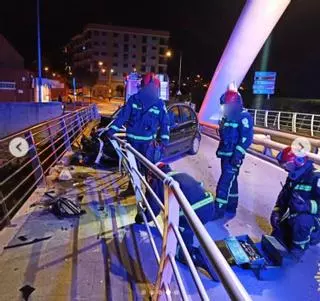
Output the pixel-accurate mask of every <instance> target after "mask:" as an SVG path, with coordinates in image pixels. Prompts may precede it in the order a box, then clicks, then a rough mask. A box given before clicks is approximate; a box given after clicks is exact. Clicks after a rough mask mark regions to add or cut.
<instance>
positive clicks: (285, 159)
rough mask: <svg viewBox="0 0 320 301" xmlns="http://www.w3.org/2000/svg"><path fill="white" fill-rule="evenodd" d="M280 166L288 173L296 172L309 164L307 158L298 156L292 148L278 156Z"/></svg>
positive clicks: (287, 148) (286, 149) (284, 150)
mask: <svg viewBox="0 0 320 301" xmlns="http://www.w3.org/2000/svg"><path fill="white" fill-rule="evenodd" d="M277 160H278V162H279V164H280V165H281V166H282V167H283V168H284V169H285V170H287V171H294V170H296V169H297V168H299V167H301V166H303V165H304V164H305V163H306V162H307V157H306V156H297V155H296V154H295V153H294V152H293V150H292V148H291V147H290V146H288V147H286V148H285V149H283V150H282V151H281V152H279V154H278V155H277Z"/></svg>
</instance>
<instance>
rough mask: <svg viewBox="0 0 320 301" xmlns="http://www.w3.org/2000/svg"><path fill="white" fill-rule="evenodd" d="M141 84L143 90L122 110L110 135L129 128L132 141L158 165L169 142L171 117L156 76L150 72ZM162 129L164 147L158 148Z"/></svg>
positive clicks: (136, 147) (109, 131)
mask: <svg viewBox="0 0 320 301" xmlns="http://www.w3.org/2000/svg"><path fill="white" fill-rule="evenodd" d="M141 85H142V88H141V89H140V91H139V92H138V93H136V94H134V95H132V96H131V97H130V98H129V100H128V102H127V103H126V104H125V106H124V107H123V108H122V110H121V111H120V114H119V116H118V117H117V118H116V120H114V122H113V123H112V125H111V127H110V128H109V130H108V132H107V135H108V136H109V137H111V136H112V135H113V134H114V133H116V132H117V131H119V129H120V128H121V127H122V126H123V125H126V133H127V140H128V142H129V143H130V144H131V145H132V146H133V147H134V148H135V149H136V150H137V151H138V152H140V153H141V154H142V155H144V156H145V157H147V158H148V159H149V160H150V161H152V162H153V163H155V162H157V161H159V160H160V158H161V153H163V151H164V148H165V146H166V145H167V144H168V142H169V118H168V113H167V109H166V107H165V104H164V102H163V101H162V100H161V99H160V98H159V89H160V81H159V79H158V78H157V77H156V76H155V74H154V73H147V74H146V75H145V76H144V78H143V79H142V83H141ZM158 129H160V137H159V139H160V141H161V144H160V147H156V145H157V143H156V139H157V133H158ZM159 150H160V151H159Z"/></svg>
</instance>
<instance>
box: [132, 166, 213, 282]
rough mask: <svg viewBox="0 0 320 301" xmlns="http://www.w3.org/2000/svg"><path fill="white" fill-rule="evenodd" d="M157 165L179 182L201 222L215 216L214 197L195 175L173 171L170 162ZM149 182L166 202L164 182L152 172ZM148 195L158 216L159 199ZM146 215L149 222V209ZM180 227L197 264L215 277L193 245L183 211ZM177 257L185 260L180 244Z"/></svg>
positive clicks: (191, 233)
mask: <svg viewBox="0 0 320 301" xmlns="http://www.w3.org/2000/svg"><path fill="white" fill-rule="evenodd" d="M157 165H158V167H159V168H160V169H161V170H162V171H163V172H164V173H166V174H167V175H169V176H171V177H172V178H173V179H174V180H175V181H177V182H178V183H179V185H180V189H181V190H182V192H183V193H184V195H185V196H186V198H187V200H188V201H189V202H190V205H191V206H192V208H193V210H194V211H195V212H196V214H197V216H198V217H199V219H200V220H201V222H202V223H203V224H206V223H207V222H209V221H211V220H212V216H213V211H214V206H213V200H214V199H213V196H212V194H211V193H210V192H208V191H206V190H205V189H204V187H203V184H202V183H200V182H198V181H196V180H195V179H194V178H193V177H191V176H190V175H188V174H186V173H182V172H177V171H172V169H171V168H170V166H169V165H168V164H164V163H162V162H159V163H158V164H157ZM149 184H150V186H151V188H152V190H153V191H154V192H155V193H156V195H157V196H158V198H159V199H160V201H161V202H162V203H164V187H163V182H162V181H161V180H159V179H158V178H156V177H155V176H153V175H152V174H150V176H149ZM146 197H147V200H148V202H149V204H150V207H151V208H152V211H153V212H154V214H155V216H157V215H158V214H159V213H160V207H159V206H158V203H157V201H156V200H155V199H154V197H153V196H152V195H151V193H149V192H148V191H147V193H146ZM145 215H146V218H147V221H148V222H149V221H151V220H152V218H151V215H150V213H149V211H148V210H145ZM142 222H143V219H142V216H141V214H139V213H138V214H137V216H136V223H142ZM179 229H180V232H181V235H182V237H183V240H184V242H185V244H186V247H187V249H188V251H189V253H190V255H191V256H192V258H193V261H194V263H195V265H196V266H198V267H201V268H203V269H205V270H206V271H207V272H208V273H209V274H210V275H211V276H212V278H214V277H215V274H213V272H212V269H211V268H210V266H209V265H208V262H207V261H206V259H205V258H204V257H203V256H202V253H201V252H200V250H199V248H196V247H194V246H193V242H194V233H193V231H192V229H191V227H190V225H189V223H188V222H187V219H186V217H185V216H184V214H183V212H182V211H180V218H179ZM176 257H177V259H178V260H180V261H182V262H185V260H184V255H183V252H182V250H181V248H180V246H178V251H177V256H176Z"/></svg>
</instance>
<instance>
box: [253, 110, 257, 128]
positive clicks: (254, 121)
mask: <svg viewBox="0 0 320 301" xmlns="http://www.w3.org/2000/svg"><path fill="white" fill-rule="evenodd" d="M253 124H254V125H257V110H254V117H253Z"/></svg>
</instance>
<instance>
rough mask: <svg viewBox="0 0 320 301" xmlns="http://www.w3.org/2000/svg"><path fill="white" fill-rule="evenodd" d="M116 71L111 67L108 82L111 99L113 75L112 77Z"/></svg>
mask: <svg viewBox="0 0 320 301" xmlns="http://www.w3.org/2000/svg"><path fill="white" fill-rule="evenodd" d="M113 72H114V70H113V69H112V68H111V69H110V72H109V83H108V89H109V100H110V99H111V96H112V95H111V92H112V89H111V77H112V73H113Z"/></svg>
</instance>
